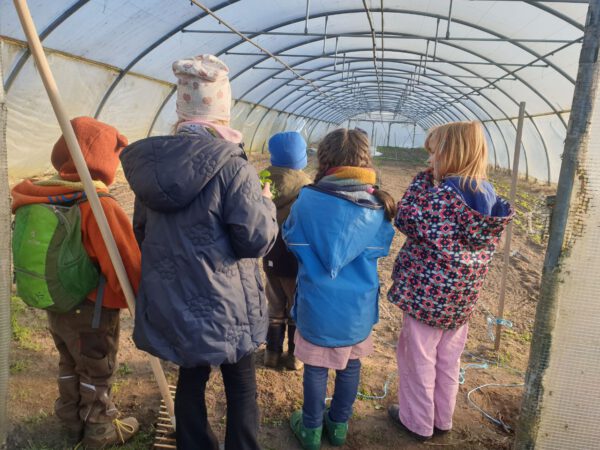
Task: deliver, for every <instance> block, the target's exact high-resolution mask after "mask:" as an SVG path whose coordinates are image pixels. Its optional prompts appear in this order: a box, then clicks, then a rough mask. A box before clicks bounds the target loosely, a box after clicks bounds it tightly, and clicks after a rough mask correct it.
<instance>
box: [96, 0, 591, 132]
mask: <svg viewBox="0 0 600 450" xmlns="http://www.w3.org/2000/svg"><path fill="white" fill-rule="evenodd" d="M238 1H240V0H231V1H228V2H226V3H221V4H219V5H218V6H216V7H215V8H213V10H214V11H218V10H220V9H222V8H225V7H227V6H229V5H231V4H234V3H237V2H238ZM527 3H528V4H531V2H527ZM533 6H538V5H537V4H534V5H533ZM538 7H539V6H538ZM542 9H543V10H544V11H546V12H548V13H549V14H553V15H555V16H557V17H559V18H561V19H563V20H565V21H567V23H569V24H571V25H573V26H577V27H578V28H580V26H579V24H573V23H572V22H571V21H569V20H567V18H566V17H561V15H560V13H557V12H556V11H554V10H552V9H551V8H542ZM371 11H372V12H379V13H385V12H392V13H399V14H412V15H419V16H427V17H432V18H440V19H445V16H441V15H437V14H431V13H426V12H418V11H409V10H397V9H390V8H380V9H377V8H375V9H372V10H371ZM361 12H364V11H363V10H343V11H334V12H330V13H321V14H317V15H313V16H311V17H310V19H309V20H314V19H318V18H321V17H326V16H330V15H331V16H332V15H340V14H352V13H361ZM204 16H205V14H200V15H198V16H195V18H194V19H192V20H188V21H186V22H184V23H182V24H181V25H179V26H178V27H176V28H175V29H173V30H172V31H171V32H170V33H167V34H166V35H164V36H162V37H161V38H160V39H159V40H157V41H155V43H154V44H153V45H151V46H150V47H148V48H147V49H146V50H144V51H143V52H142V53H140V54H139V55H138V56H136V58H134V60H132V62H131V63H129V64H128V65H127V68H126V69H124V70H123V71H122V72H121V73H120V74H119V77H118V81H120V80H121V79H122V78H123V77H124V76H125V75H126V74H127V73H128V72H129V70H130V69H131V67H132V66H133V65H134V64H136V63H137V62H139V61H140V60H141V59H142V58H143V57H145V56H146V55H147V54H148V53H150V52H151V51H152V50H154V48H156V47H158V45H160V44H162V43H163V42H165V41H167V40H168V39H169V38H170V37H172V36H173V35H175V34H177V33H178V32H180V31H181V30H183V28H185V27H186V26H189V25H191V23H194V22H195V21H197V20H200V19H202V18H203V17H204ZM303 20H306V17H305V16H303V17H301V18H299V19H292V20H289V21H287V22H283V23H280V24H276V25H273V26H271V27H268V28H266V29H264V30H263V31H262V32H266V31H270V30H273V29H276V28H281V27H283V26H287V25H290V24H292V23H296V22H298V21H303ZM453 21H454V22H456V23H460V24H462V25H465V26H468V27H472V28H475V29H478V30H480V31H483V32H485V33H488V34H491V35H493V36H496V37H500V38H504V39H507V41H508V42H510V43H512V44H513V45H516V46H518V47H520V48H521V49H523V50H524V51H526V52H528V53H530V54H532V55H534V56H536V57H538V56H539V55H537V53H536V52H534V51H533V50H532V49H530V48H529V47H527V46H524V45H522V44H519V43H517V42H515V41H514V40H512V39H510V38H507V37H506V36H503V35H501V34H499V33H496V32H494V31H492V30H489V29H487V28H485V27H481V26H478V25H475V24H471V23H470V22H466V21H463V20H460V19H456V18H453ZM580 29H581V28H580ZM262 32H260V33H256V34H253V35H252V37H256V36H257V35H259V34H261V33H262ZM319 40H320V38H319ZM243 42H244V41H243V40H239V41H237V42H236V43H234V44H232V45H231V46H229V47H228V48H227V49H224V50H222V51H221V52H219V54H222V53H224V52H226V51H228V50H230V49H231V48H234V47H236V46H238V45H241V44H242V43H243ZM457 48H460V47H459V46H457ZM542 60H543V61H545V62H546V63H548V64H549V66H550V67H552V68H553V69H555V70H556V71H557V72H559V73H561V74H562V75H563V76H565V77H566V78H567V79H570V77H568V75H566V74H565V73H564V72H563V71H562V70H561V69H560V68H558V67H557V66H556V65H555V64H554V63H552V62H551V61H547V60H546V59H542ZM494 64H495V63H494ZM495 65H496V66H497V67H500V66H498V65H497V64H495ZM118 81H117V79H115V82H113V84H112V85H111V86H110V88H109V90H108V91H107V92H106V93H105V95H104V96H103V98H102V100H101V103H100V105H99V107H98V110H97V111H96V117H97V116H98V115H99V114H100V112H101V109H102V106H103V105H104V104H105V103H106V101H107V100H108V97H109V96H110V94H111V93H112V92H113V91H114V89H115V88H116V85H117V84H118ZM263 81H266V80H263ZM519 81H521V82H523V80H521V79H520V77H519ZM570 81H571V82H573V80H570ZM523 83H524V82H523ZM524 84H526V83H524ZM526 85H527V84H526ZM528 87H529V86H528ZM536 94H537V95H539V96H540V98H542V99H543V100H544V101H545V102H546V103H548V101H547V100H546V99H545V97H544V96H542V95H541V94H539V93H536ZM557 115H558V114H557ZM558 116H559V118H560V120H561V122H563V124H564V125H565V126H566V124H565V123H564V120H563V119H562V117H561V116H560V115H558Z"/></svg>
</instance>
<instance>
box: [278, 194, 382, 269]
mask: <svg viewBox="0 0 600 450" xmlns="http://www.w3.org/2000/svg"><path fill="white" fill-rule="evenodd" d="M315 205H319V206H318V208H316V207H315ZM296 208H297V210H296ZM292 209H293V210H296V211H294V214H290V217H289V218H288V220H287V221H286V223H285V224H284V227H283V229H284V231H283V233H284V240H285V241H286V243H287V245H288V246H290V247H292V246H294V245H309V246H310V247H311V250H312V251H313V252H314V253H315V254H316V256H317V257H318V259H319V261H320V262H321V264H322V265H323V267H324V268H325V269H326V271H327V273H328V274H329V276H330V277H331V278H336V277H337V275H338V273H339V272H340V270H342V269H343V268H344V267H345V266H346V265H348V264H349V263H351V262H352V261H353V260H354V259H355V258H356V257H357V256H359V255H360V254H361V253H362V252H363V251H365V250H366V249H367V248H368V247H369V246H374V247H373V249H375V246H377V247H379V246H380V244H378V242H380V241H381V247H382V248H383V247H384V242H388V241H389V240H391V237H390V236H389V235H388V234H391V235H392V236H393V234H394V231H393V229H392V227H391V226H388V227H385V226H384V225H385V217H384V212H383V207H382V206H381V205H379V204H378V203H376V202H375V201H373V202H366V201H361V202H356V201H353V200H352V199H351V198H349V197H345V196H343V195H341V194H334V193H331V192H326V191H324V190H322V189H319V188H317V187H315V186H309V187H305V188H303V189H302V190H301V191H300V196H299V197H298V200H297V201H296V203H294V206H292ZM294 217H304V218H306V217H310V220H302V221H298V222H296V221H295V220H294ZM388 225H389V222H388ZM388 247H389V243H388Z"/></svg>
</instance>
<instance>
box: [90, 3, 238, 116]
mask: <svg viewBox="0 0 600 450" xmlns="http://www.w3.org/2000/svg"><path fill="white" fill-rule="evenodd" d="M239 1H241V0H231V1H224V2H222V3H219V4H218V5H216V6H215V7H214V10H216V11H218V10H220V9H223V8H226V7H227V6H230V5H231V4H233V3H237V2H239ZM207 15H208V14H207V13H205V12H203V13H200V14H196V15H195V16H193V17H192V18H191V19H188V20H186V21H185V22H183V23H182V24H180V25H178V26H176V27H175V28H173V29H172V30H170V31H169V32H168V33H165V34H164V35H162V36H161V37H160V38H158V39H157V40H156V41H154V42H153V43H152V44H150V45H149V46H148V47H146V48H145V49H144V50H142V51H141V52H140V53H139V54H137V55H136V56H135V57H134V58H133V59H132V60H131V61H130V62H129V63H128V64H127V65H126V66H125V67H124V68H123V70H121V72H119V75H117V77H116V78H115V79H114V80H113V82H112V83H111V85H110V86H109V87H108V89H107V90H106V92H105V93H104V95H103V96H102V99H101V100H100V103H98V107H97V108H96V112H95V113H94V117H95V118H96V119H97V118H98V117H100V113H102V109H104V105H106V102H107V101H108V99H109V97H110V96H111V94H112V93H113V92H114V90H115V89H116V88H117V86H118V85H119V83H120V82H121V80H122V79H123V78H125V75H127V74H128V73H129V72H130V71H131V69H132V68H133V66H135V65H136V64H137V63H138V62H140V61H141V60H142V59H143V58H145V57H146V56H147V55H148V54H150V53H151V52H152V50H154V49H155V48H157V47H158V46H159V45H161V44H163V43H164V42H166V41H167V40H169V39H170V38H172V37H173V36H175V35H176V34H177V33H179V32H180V31H181V30H183V29H184V28H185V27H187V26H190V25H191V24H193V23H195V22H197V21H199V20H201V19H203V18H204V17H206V16H207Z"/></svg>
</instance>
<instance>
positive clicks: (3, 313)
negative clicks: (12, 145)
mask: <svg viewBox="0 0 600 450" xmlns="http://www.w3.org/2000/svg"><path fill="white" fill-rule="evenodd" d="M1 80H2V57H1V52H0V81H1ZM6 113H7V111H6V103H5V97H4V87H3V85H2V83H0V447H2V445H3V444H4V439H5V438H6V426H7V423H6V391H7V388H8V348H9V343H10V295H11V292H10V290H11V287H12V282H11V278H10V273H11V270H10V221H11V215H10V200H9V197H8V162H7V154H6Z"/></svg>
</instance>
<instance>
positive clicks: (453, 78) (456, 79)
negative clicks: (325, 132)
mask: <svg viewBox="0 0 600 450" xmlns="http://www.w3.org/2000/svg"><path fill="white" fill-rule="evenodd" d="M314 59H318V58H317V57H315V58H311V59H308V60H306V59H305V60H303V61H301V62H298V63H296V64H295V65H299V64H304V63H306V62H310V61H312V60H314ZM408 65H411V64H408ZM331 66H332V65H331V64H327V65H324V66H320V67H319V68H317V69H311V72H310V73H312V72H318V71H319V70H321V69H323V68H326V67H331ZM432 70H433V71H435V72H437V74H443V75H446V76H448V77H449V78H450V79H452V80H454V81H456V82H457V83H462V84H464V85H465V86H466V87H470V86H468V85H467V84H466V83H464V82H463V81H461V80H459V79H458V78H455V77H454V76H452V75H448V74H447V73H445V72H443V71H441V70H439V69H432ZM464 70H465V71H467V72H469V73H472V74H475V72H473V71H472V70H470V69H464ZM279 73H281V72H279ZM367 73H368V72H367ZM328 76H331V74H329V75H324V76H322V77H320V78H317V79H315V81H319V80H322V79H323V78H326V77H328ZM386 76H390V75H386ZM422 76H423V77H426V78H430V77H429V76H427V75H422ZM390 77H391V76H390ZM439 82H440V83H441V84H443V85H445V86H447V87H449V88H451V89H454V90H455V91H456V92H459V91H457V90H456V88H454V87H452V86H449V85H448V84H447V83H445V82H443V81H439ZM286 84H287V83H286ZM427 86H434V85H431V84H427ZM500 91H501V92H502V93H503V94H504V95H506V96H507V97H508V98H509V99H511V100H512V101H513V102H515V103H516V101H515V100H514V99H512V98H511V97H510V96H509V95H508V94H506V93H505V92H504V91H503V90H502V89H500ZM481 96H482V97H484V98H485V99H486V101H488V102H489V103H490V104H491V105H494V106H495V107H496V108H497V109H498V110H499V111H500V112H501V113H502V114H503V115H504V116H505V117H506V119H508V115H507V114H506V113H505V112H504V111H503V110H502V108H500V107H498V106H497V105H495V104H494V103H493V102H492V101H491V100H490V99H489V98H488V97H487V95H485V94H481ZM299 98H300V97H298V98H296V99H294V100H293V101H291V102H289V103H288V104H286V105H285V106H284V107H283V108H282V109H284V110H285V109H287V108H288V107H289V106H291V105H292V104H293V103H294V102H296V101H297V100H298V99H299ZM471 101H473V102H474V103H475V104H476V105H477V106H478V107H479V108H480V109H481V110H482V111H483V112H485V113H486V114H487V115H488V117H489V118H490V120H492V121H493V122H494V125H496V128H498V131H499V132H500V136H501V137H502V140H503V141H504V144H505V149H506V152H507V158H508V164H509V165H510V159H511V158H510V153H509V146H508V144H507V142H506V139H505V137H504V133H503V131H502V129H501V128H500V127H499V126H498V124H497V122H496V120H494V119H493V118H492V117H491V115H490V114H489V113H487V110H486V108H484V107H482V106H481V105H479V103H478V102H476V101H475V100H472V99H471ZM463 105H464V104H463ZM464 106H465V107H466V108H467V109H469V110H470V111H471V112H473V111H472V110H471V108H469V107H468V106H466V105H464ZM296 110H297V108H296V109H295V110H293V113H295V112H296ZM473 114H474V115H475V116H476V117H478V118H479V116H478V115H477V114H476V113H475V112H473ZM484 126H485V125H484ZM513 126H514V124H513ZM486 128H487V126H486ZM488 134H490V135H491V133H489V131H488Z"/></svg>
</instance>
